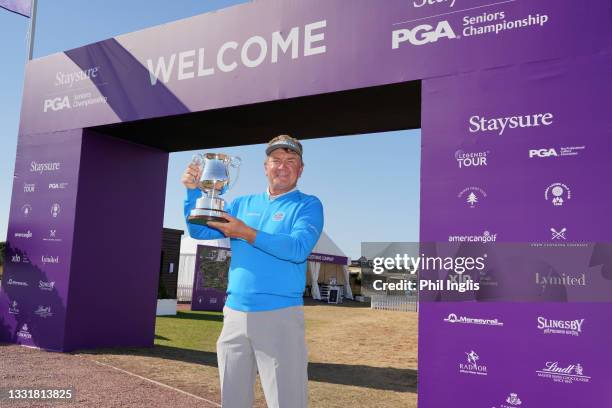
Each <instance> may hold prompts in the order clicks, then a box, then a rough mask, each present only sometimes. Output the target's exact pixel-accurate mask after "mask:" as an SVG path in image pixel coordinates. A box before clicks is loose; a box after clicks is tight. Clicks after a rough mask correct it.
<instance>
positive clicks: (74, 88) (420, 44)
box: [21, 0, 612, 134]
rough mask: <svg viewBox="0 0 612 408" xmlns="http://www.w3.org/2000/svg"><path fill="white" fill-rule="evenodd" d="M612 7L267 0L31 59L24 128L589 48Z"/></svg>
mask: <svg viewBox="0 0 612 408" xmlns="http://www.w3.org/2000/svg"><path fill="white" fill-rule="evenodd" d="M610 9H611V5H610V2H609V1H607V0H593V1H590V2H589V3H588V5H586V4H583V2H565V1H564V2H561V1H549V0H534V1H526V0H506V1H501V2H487V1H483V0H462V1H461V2H456V1H450V0H449V1H436V2H433V1H420V0H417V1H406V0H386V1H385V2H384V6H383V5H382V3H381V4H379V3H376V4H375V3H373V2H372V1H370V0H352V1H350V2H347V1H341V0H331V1H330V0H313V1H296V0H292V1H287V0H268V1H257V2H253V3H249V4H244V5H241V6H239V7H232V8H229V9H225V10H221V11H219V12H215V13H211V14H203V15H199V16H195V17H192V18H189V19H185V20H181V21H178V22H176V23H173V24H165V25H162V26H158V27H153V28H150V29H147V30H142V31H138V32H134V33H130V34H126V35H122V36H118V37H116V38H113V39H109V40H106V41H102V42H99V43H95V44H91V45H88V46H86V47H83V48H79V49H75V50H71V51H67V52H64V53H59V54H54V55H51V56H48V57H45V58H41V59H37V60H34V61H31V62H29V63H28V65H27V69H26V82H25V90H24V100H23V107H22V113H21V117H22V119H23V120H22V121H21V133H26V134H27V133H41V132H44V131H51V130H61V129H71V128H80V127H88V126H94V125H102V124H109V123H118V122H125V121H133V120H138V119H144V118H151V117H160V116H168V115H176V114H180V113H186V112H195V111H203V110H208V109H217V108H222V107H229V106H238V105H244V104H253V103H257V102H263V101H271V100H278V99H287V98H295V97H299V96H306V95H315V94H320V93H328V92H335V91H340V90H346V89H355V88H363V87H368V86H374V85H382V84H389V83H396V82H404V81H409V80H416V79H423V78H431V77H438V76H443V75H449V74H453V73H457V72H470V71H473V70H477V69H484V68H495V67H504V66H508V65H509V64H517V63H526V62H531V61H538V60H551V59H559V58H564V57H568V56H574V55H589V54H593V53H597V52H600V51H602V50H610V48H611V47H612V45H611V44H610V41H609V38H610V37H611V36H612V24H610V19H611V17H610V16H611V15H612V14H611V12H610V11H611V10H610ZM356 27H359V29H356ZM151 39H155V40H151ZM373 63H375V69H374V68H373V65H372V64H373ZM330 67H333V69H330Z"/></svg>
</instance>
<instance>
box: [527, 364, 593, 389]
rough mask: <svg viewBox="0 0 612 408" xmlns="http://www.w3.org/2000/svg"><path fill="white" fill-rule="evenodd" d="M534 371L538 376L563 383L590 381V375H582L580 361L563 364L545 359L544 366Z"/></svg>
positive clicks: (582, 369)
mask: <svg viewBox="0 0 612 408" xmlns="http://www.w3.org/2000/svg"><path fill="white" fill-rule="evenodd" d="M536 373H537V374H538V377H540V378H547V379H549V380H552V381H553V382H558V383H564V384H573V383H575V382H582V383H588V382H590V381H591V377H589V376H586V375H584V368H583V367H582V365H581V364H580V363H576V364H570V365H567V366H563V365H560V364H559V362H558V361H547V362H546V364H544V368H542V369H541V370H538V371H536Z"/></svg>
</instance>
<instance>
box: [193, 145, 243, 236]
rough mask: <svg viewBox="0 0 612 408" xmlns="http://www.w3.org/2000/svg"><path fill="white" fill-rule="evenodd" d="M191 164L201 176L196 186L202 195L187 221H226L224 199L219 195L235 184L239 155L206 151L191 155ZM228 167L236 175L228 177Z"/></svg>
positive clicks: (238, 167)
mask: <svg viewBox="0 0 612 408" xmlns="http://www.w3.org/2000/svg"><path fill="white" fill-rule="evenodd" d="M191 162H192V164H195V165H196V166H199V167H200V169H201V170H202V176H201V177H200V182H199V183H198V188H199V189H200V190H202V197H200V198H198V200H197V201H196V206H195V208H194V209H193V210H191V212H190V213H189V218H188V219H189V222H190V223H192V224H200V225H206V223H207V222H208V221H217V222H227V221H226V220H225V219H224V218H222V215H223V214H225V210H224V209H225V200H224V199H223V198H221V196H222V195H223V194H225V193H227V192H228V191H229V190H230V189H232V188H233V187H234V186H235V185H236V181H238V175H239V174H240V163H241V160H240V157H235V156H228V155H226V154H222V153H206V154H197V155H195V156H193V159H192V161H191ZM230 167H232V168H234V169H236V176H235V177H232V178H231V179H230V172H229V169H230Z"/></svg>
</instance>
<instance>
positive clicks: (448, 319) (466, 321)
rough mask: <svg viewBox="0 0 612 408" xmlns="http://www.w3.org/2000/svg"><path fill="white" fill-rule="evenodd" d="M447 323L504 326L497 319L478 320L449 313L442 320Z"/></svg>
mask: <svg viewBox="0 0 612 408" xmlns="http://www.w3.org/2000/svg"><path fill="white" fill-rule="evenodd" d="M444 321H445V322H447V323H459V324H475V325H480V326H503V325H504V324H503V323H502V322H500V321H499V319H479V318H473V317H465V316H457V315H456V314H455V313H451V314H449V315H448V317H446V318H445V319H444Z"/></svg>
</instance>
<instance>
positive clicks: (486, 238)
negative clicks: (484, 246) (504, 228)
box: [448, 231, 497, 242]
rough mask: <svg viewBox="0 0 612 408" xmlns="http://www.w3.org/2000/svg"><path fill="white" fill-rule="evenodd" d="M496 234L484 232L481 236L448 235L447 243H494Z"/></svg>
mask: <svg viewBox="0 0 612 408" xmlns="http://www.w3.org/2000/svg"><path fill="white" fill-rule="evenodd" d="M496 240H497V234H491V233H490V232H489V231H485V232H483V233H482V235H450V236H449V237H448V242H495V241H496Z"/></svg>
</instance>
